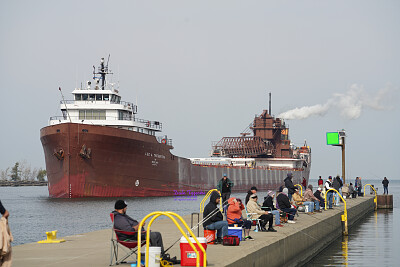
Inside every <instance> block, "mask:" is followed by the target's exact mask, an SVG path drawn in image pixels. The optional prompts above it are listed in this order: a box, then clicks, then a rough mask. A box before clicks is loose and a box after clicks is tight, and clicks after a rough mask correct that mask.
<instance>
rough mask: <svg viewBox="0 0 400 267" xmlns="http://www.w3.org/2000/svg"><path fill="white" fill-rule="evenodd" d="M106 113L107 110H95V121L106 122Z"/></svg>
mask: <svg viewBox="0 0 400 267" xmlns="http://www.w3.org/2000/svg"><path fill="white" fill-rule="evenodd" d="M105 119H106V111H105V110H93V120H105Z"/></svg>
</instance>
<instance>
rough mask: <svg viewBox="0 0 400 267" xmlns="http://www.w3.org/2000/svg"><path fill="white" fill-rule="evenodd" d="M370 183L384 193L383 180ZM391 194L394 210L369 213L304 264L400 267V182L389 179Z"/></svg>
mask: <svg viewBox="0 0 400 267" xmlns="http://www.w3.org/2000/svg"><path fill="white" fill-rule="evenodd" d="M363 182H364V185H365V184H366V183H367V182H368V181H363ZM369 183H371V184H374V185H375V187H377V188H378V194H379V193H382V192H383V187H382V184H381V181H369ZM353 184H354V183H353ZM367 193H369V189H367ZM389 193H390V194H393V205H394V208H393V210H383V209H381V210H378V211H377V212H372V213H370V214H369V215H368V216H366V217H365V219H363V220H362V221H361V222H359V223H357V225H355V226H353V227H352V228H350V229H349V235H348V236H347V237H341V238H339V239H337V240H336V241H335V242H333V243H332V244H331V245H330V246H329V247H328V248H327V249H325V250H324V251H323V252H322V253H320V254H319V255H318V256H316V257H315V258H314V259H313V260H312V261H311V262H309V263H308V264H306V265H305V266H400V230H399V227H400V216H399V210H400V209H399V204H400V181H390V183H389Z"/></svg>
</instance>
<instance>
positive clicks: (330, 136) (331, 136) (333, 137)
mask: <svg viewBox="0 0 400 267" xmlns="http://www.w3.org/2000/svg"><path fill="white" fill-rule="evenodd" d="M326 144H327V145H339V133H338V132H333V133H326Z"/></svg>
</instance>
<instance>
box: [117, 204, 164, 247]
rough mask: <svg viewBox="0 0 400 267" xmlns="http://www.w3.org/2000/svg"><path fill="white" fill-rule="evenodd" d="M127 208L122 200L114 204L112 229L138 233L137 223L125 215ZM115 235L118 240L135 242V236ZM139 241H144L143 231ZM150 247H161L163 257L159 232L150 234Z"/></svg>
mask: <svg viewBox="0 0 400 267" xmlns="http://www.w3.org/2000/svg"><path fill="white" fill-rule="evenodd" d="M127 207H128V205H127V204H126V202H125V201H124V200H117V202H115V205H114V208H115V210H114V211H113V212H112V213H113V214H114V228H115V229H117V230H121V231H126V232H134V231H138V229H139V222H138V221H136V220H134V219H132V218H131V217H129V216H128V215H126V210H127ZM143 225H144V224H143ZM117 235H118V237H119V238H120V239H122V240H125V241H126V240H137V234H135V235H124V234H122V233H118V232H117ZM141 239H142V240H146V235H145V233H144V231H143V232H142V235H141ZM150 246H153V247H161V255H164V245H163V240H162V236H161V234H160V233H159V232H150Z"/></svg>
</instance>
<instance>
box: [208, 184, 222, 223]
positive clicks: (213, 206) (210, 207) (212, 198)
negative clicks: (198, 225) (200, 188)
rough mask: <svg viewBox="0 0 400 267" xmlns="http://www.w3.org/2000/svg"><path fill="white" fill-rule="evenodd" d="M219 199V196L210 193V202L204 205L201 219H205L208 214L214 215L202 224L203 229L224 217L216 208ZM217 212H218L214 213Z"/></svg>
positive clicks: (215, 193)
mask: <svg viewBox="0 0 400 267" xmlns="http://www.w3.org/2000/svg"><path fill="white" fill-rule="evenodd" d="M218 198H220V195H219V194H218V193H217V192H215V191H214V192H212V193H211V196H210V202H208V204H207V205H206V207H205V208H204V212H203V218H206V217H207V216H208V215H209V214H211V213H214V215H212V216H211V217H209V218H208V219H207V220H205V221H204V222H203V227H204V228H205V227H206V226H207V225H209V224H212V223H215V222H218V221H222V220H223V219H224V216H223V215H222V213H221V211H220V210H219V209H218V207H217V202H216V201H217V199H218ZM215 211H218V212H215Z"/></svg>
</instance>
